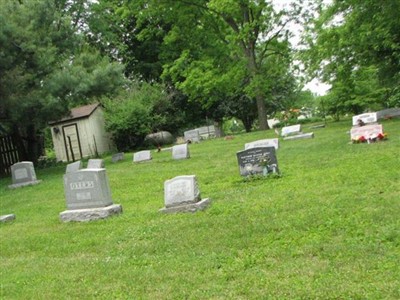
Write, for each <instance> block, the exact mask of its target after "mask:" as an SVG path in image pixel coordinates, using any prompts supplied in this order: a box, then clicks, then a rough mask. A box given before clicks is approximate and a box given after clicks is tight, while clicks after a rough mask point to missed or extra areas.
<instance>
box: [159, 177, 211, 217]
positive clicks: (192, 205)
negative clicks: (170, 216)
mask: <svg viewBox="0 0 400 300" xmlns="http://www.w3.org/2000/svg"><path fill="white" fill-rule="evenodd" d="M164 202H165V207H164V208H163V209H161V210H160V211H161V212H165V213H174V212H195V211H197V210H203V209H205V208H206V207H207V206H208V205H209V203H210V199H208V198H206V199H203V200H201V196H200V190H199V187H198V184H197V178H196V176H195V175H183V176H177V177H175V178H172V179H170V180H167V181H165V182H164Z"/></svg>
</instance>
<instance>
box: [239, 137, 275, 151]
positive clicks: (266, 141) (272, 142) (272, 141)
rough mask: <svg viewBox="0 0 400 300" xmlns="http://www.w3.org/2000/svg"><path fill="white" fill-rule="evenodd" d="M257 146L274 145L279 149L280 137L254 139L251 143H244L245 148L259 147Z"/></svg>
mask: <svg viewBox="0 0 400 300" xmlns="http://www.w3.org/2000/svg"><path fill="white" fill-rule="evenodd" d="M257 147H274V148H275V150H278V148H279V140H278V139H264V140H258V141H254V142H251V143H246V144H245V145H244V149H245V150H246V149H250V148H257Z"/></svg>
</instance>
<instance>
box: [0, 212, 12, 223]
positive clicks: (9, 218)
mask: <svg viewBox="0 0 400 300" xmlns="http://www.w3.org/2000/svg"><path fill="white" fill-rule="evenodd" d="M14 220H15V215H14V214H9V215H3V216H0V222H2V223H6V222H11V221H14Z"/></svg>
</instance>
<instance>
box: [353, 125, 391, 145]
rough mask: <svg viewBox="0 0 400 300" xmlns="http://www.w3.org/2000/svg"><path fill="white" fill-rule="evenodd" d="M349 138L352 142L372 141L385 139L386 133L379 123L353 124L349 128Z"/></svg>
mask: <svg viewBox="0 0 400 300" xmlns="http://www.w3.org/2000/svg"><path fill="white" fill-rule="evenodd" d="M350 138H351V142H352V143H353V144H358V143H368V144H370V143H374V142H378V141H382V140H386V139H387V134H386V133H384V132H383V126H382V125H381V124H370V125H363V126H354V127H353V128H351V130H350Z"/></svg>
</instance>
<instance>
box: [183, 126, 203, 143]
mask: <svg viewBox="0 0 400 300" xmlns="http://www.w3.org/2000/svg"><path fill="white" fill-rule="evenodd" d="M183 134H184V138H185V142H188V141H190V142H192V143H198V142H200V132H199V131H198V130H197V129H193V130H188V131H185V132H184V133H183Z"/></svg>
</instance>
